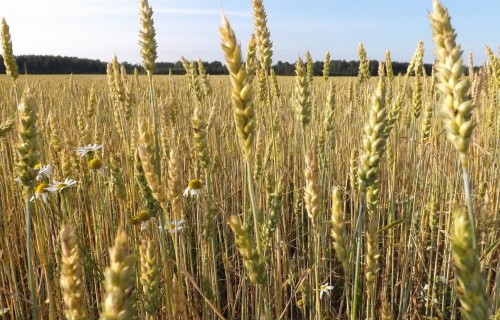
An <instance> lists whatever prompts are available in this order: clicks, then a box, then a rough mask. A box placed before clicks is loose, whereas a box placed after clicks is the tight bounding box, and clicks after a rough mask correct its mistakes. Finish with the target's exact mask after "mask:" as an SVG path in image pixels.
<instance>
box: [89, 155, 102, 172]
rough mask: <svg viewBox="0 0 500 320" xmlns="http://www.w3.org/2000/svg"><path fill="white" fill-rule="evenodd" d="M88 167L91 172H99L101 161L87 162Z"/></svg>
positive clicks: (95, 159)
mask: <svg viewBox="0 0 500 320" xmlns="http://www.w3.org/2000/svg"><path fill="white" fill-rule="evenodd" d="M89 167H90V169H92V170H99V169H101V168H102V160H100V159H97V158H94V159H92V160H90V161H89Z"/></svg>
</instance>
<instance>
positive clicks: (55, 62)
mask: <svg viewBox="0 0 500 320" xmlns="http://www.w3.org/2000/svg"><path fill="white" fill-rule="evenodd" d="M0 60H1V63H0V73H5V66H4V64H3V57H2V56H0ZM16 61H17V64H18V67H19V72H20V73H23V74H24V73H26V74H71V73H73V74H105V73H106V66H107V62H104V61H101V60H95V59H85V58H77V57H63V56H47V55H20V56H16ZM122 64H123V66H124V67H125V69H126V70H127V72H129V73H132V72H133V70H134V68H137V69H138V70H141V69H142V67H141V65H139V64H131V63H127V62H124V63H122ZM323 65H324V62H323V61H316V62H314V63H313V73H314V75H315V76H322V75H323ZM408 65H409V63H408V62H392V69H393V72H394V74H395V75H398V74H405V72H406V70H407V68H408ZM203 67H204V68H205V71H206V73H208V74H211V75H221V74H228V72H227V68H226V66H225V65H224V64H223V63H222V62H220V61H212V62H206V61H205V62H203ZM424 67H425V70H426V72H427V74H428V75H430V74H431V68H432V65H431V64H424ZM272 68H273V69H274V72H275V73H276V74H277V75H280V76H293V75H295V63H290V62H283V61H278V62H277V63H276V64H274V65H273V66H272ZM358 69H359V61H355V60H350V61H346V60H331V61H330V76H357V75H358ZM155 72H156V74H168V73H169V72H172V74H185V73H186V72H185V70H184V68H183V67H182V62H181V61H176V62H158V63H156V70H155ZM377 72H378V61H370V73H371V75H372V76H375V75H377Z"/></svg>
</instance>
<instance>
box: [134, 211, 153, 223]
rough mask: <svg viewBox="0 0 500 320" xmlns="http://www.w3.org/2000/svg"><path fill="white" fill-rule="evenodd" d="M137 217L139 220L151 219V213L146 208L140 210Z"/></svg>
mask: <svg viewBox="0 0 500 320" xmlns="http://www.w3.org/2000/svg"><path fill="white" fill-rule="evenodd" d="M137 218H138V219H139V220H140V221H148V220H149V219H151V215H150V214H149V212H147V211H146V210H142V211H141V212H139V213H138V214H137Z"/></svg>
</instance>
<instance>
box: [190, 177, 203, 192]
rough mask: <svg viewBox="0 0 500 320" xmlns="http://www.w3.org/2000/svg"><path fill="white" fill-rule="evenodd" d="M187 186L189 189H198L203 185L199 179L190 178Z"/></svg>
mask: <svg viewBox="0 0 500 320" xmlns="http://www.w3.org/2000/svg"><path fill="white" fill-rule="evenodd" d="M188 187H189V189H191V190H199V189H201V188H202V187H203V185H202V184H201V182H200V180H198V179H192V180H190V181H189V184H188Z"/></svg>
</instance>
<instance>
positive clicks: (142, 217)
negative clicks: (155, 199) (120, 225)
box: [130, 210, 155, 231]
mask: <svg viewBox="0 0 500 320" xmlns="http://www.w3.org/2000/svg"><path fill="white" fill-rule="evenodd" d="M153 220H155V218H154V217H152V216H151V215H150V214H149V212H147V211H146V210H142V211H141V212H139V213H138V214H137V215H136V216H134V217H132V218H131V219H130V223H131V224H133V225H139V224H140V225H141V231H144V230H145V229H146V227H147V226H148V223H150V222H151V221H153Z"/></svg>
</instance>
